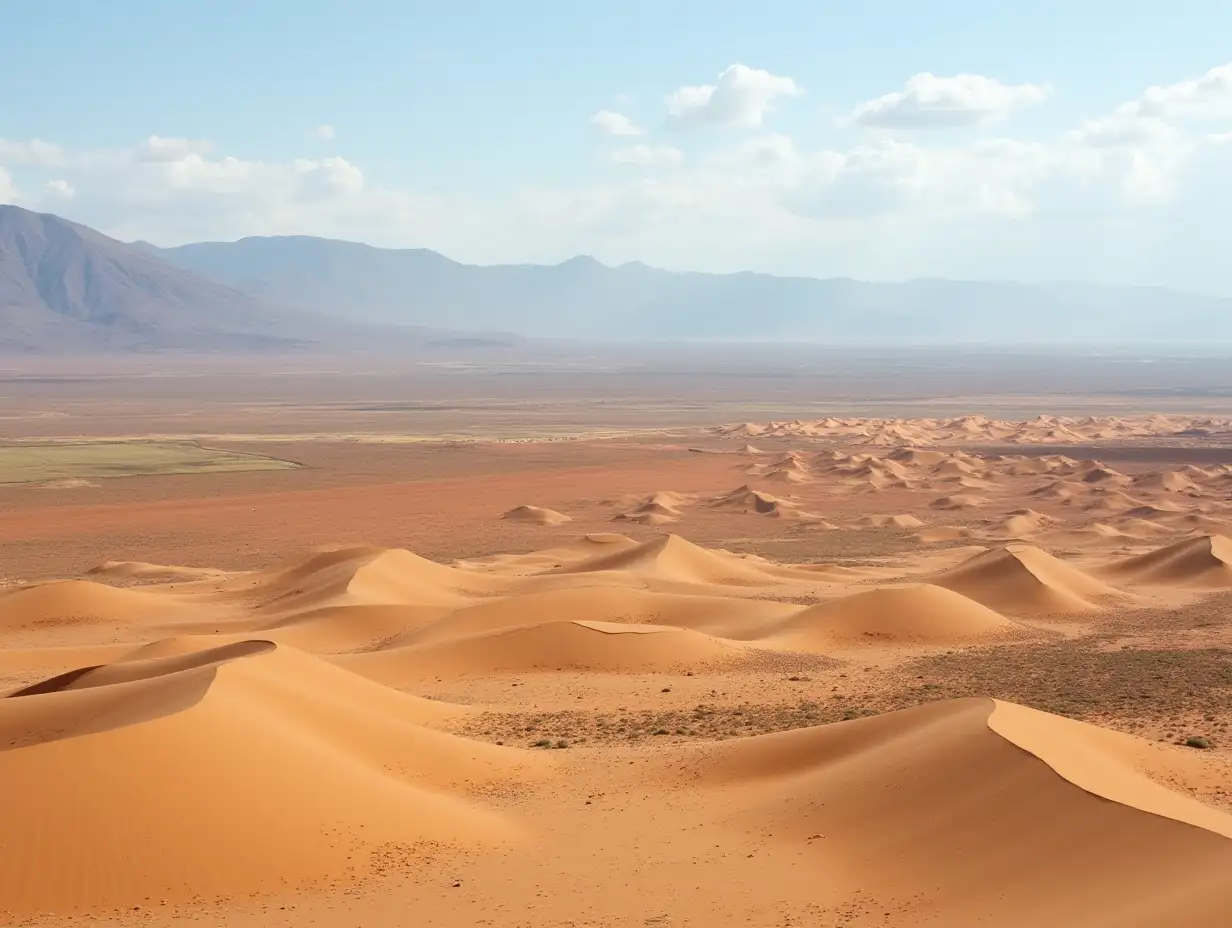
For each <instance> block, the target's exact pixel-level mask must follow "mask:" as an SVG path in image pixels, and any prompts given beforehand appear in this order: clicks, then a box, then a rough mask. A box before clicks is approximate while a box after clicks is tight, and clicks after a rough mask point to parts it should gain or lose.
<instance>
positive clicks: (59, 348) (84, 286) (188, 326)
mask: <svg viewBox="0 0 1232 928" xmlns="http://www.w3.org/2000/svg"><path fill="white" fill-rule="evenodd" d="M465 334H466V333H460V332H457V331H455V330H452V329H447V330H442V331H437V330H430V329H411V328H407V329H401V330H393V329H390V328H388V327H379V328H378V327H374V326H371V325H366V324H356V323H351V322H348V321H346V320H339V319H337V318H335V317H332V316H329V315H325V314H321V313H318V312H315V311H314V310H312V309H311V308H308V309H305V308H302V307H300V306H295V305H293V304H292V303H289V302H287V301H283V300H276V299H267V298H265V297H262V296H260V295H256V294H253V293H247V292H244V291H242V290H240V289H237V288H235V287H231V286H228V285H227V284H226V283H225V282H221V281H218V280H215V279H212V278H210V277H207V276H204V275H201V274H197V273H195V272H193V271H191V270H188V269H185V268H183V267H179V266H177V265H175V264H172V263H169V262H167V261H165V260H163V259H162V258H161V257H159V255H158V252H157V250H156V249H151V248H149V247H141V246H136V245H129V244H125V243H123V242H119V241H116V240H115V239H112V238H108V237H107V236H105V235H103V234H101V233H99V232H96V231H94V230H93V229H90V228H87V227H86V226H82V225H78V224H77V223H74V222H69V221H68V220H66V219H61V218H60V217H58V216H52V215H48V214H43V213H33V212H30V211H29V210H24V209H21V208H19V207H16V206H3V205H0V351H6V352H13V351H18V352H95V351H115V350H120V351H155V350H168V349H170V350H181V351H212V352H218V351H224V352H226V351H261V350H283V351H285V350H314V351H324V350H337V349H343V350H351V349H368V348H391V349H394V350H406V349H412V348H416V347H422V346H432V345H437V344H452V345H453V346H455V347H456V346H462V347H467V346H470V347H473V346H474V345H475V344H480V345H482V344H488V343H490V341H491V339H487V338H480V339H478V340H477V341H476V339H475V338H473V337H469V338H464V339H461V340H460V339H458V338H457V336H460V335H465Z"/></svg>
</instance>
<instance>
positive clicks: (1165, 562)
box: [1104, 535, 1232, 589]
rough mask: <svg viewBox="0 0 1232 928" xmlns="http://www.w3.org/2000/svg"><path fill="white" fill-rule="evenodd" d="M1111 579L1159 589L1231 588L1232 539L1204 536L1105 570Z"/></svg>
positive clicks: (1124, 561) (1118, 563)
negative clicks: (1122, 579) (1175, 587)
mask: <svg viewBox="0 0 1232 928" xmlns="http://www.w3.org/2000/svg"><path fill="white" fill-rule="evenodd" d="M1104 573H1106V574H1108V575H1109V576H1111V577H1120V578H1124V579H1128V580H1134V581H1137V582H1139V583H1149V584H1157V585H1160V586H1192V587H1197V588H1203V589H1226V588H1229V587H1232V539H1229V538H1227V537H1226V536H1224V535H1203V536H1201V537H1198V538H1190V539H1186V540H1184V541H1178V542H1177V543H1176V544H1172V545H1167V546H1166V547H1163V548H1159V549H1157V550H1155V551H1150V552H1148V553H1146V554H1141V555H1138V556H1137V557H1132V558H1128V559H1124V560H1122V561H1119V562H1117V563H1114V564H1111V565H1109V566H1108V567H1106V568H1105V569H1104Z"/></svg>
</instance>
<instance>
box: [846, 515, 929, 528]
mask: <svg viewBox="0 0 1232 928" xmlns="http://www.w3.org/2000/svg"><path fill="white" fill-rule="evenodd" d="M858 524H859V525H860V526H862V527H864V528H901V529H911V528H921V527H923V525H924V523H923V522H922V521H921V520H919V519H917V518H916V517H915V516H913V515H910V514H908V513H899V514H898V515H892V516H886V515H874V516H865V517H864V518H862V519H860V521H859V523H858Z"/></svg>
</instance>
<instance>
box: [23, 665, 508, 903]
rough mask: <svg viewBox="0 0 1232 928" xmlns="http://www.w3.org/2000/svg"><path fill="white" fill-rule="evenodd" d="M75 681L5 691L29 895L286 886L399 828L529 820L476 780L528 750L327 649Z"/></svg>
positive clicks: (344, 861)
mask: <svg viewBox="0 0 1232 928" xmlns="http://www.w3.org/2000/svg"><path fill="white" fill-rule="evenodd" d="M61 683H62V685H61V686H60V687H59V688H57V689H53V688H52V687H50V686H48V687H46V689H48V690H49V691H48V692H41V691H34V692H32V691H27V692H28V693H31V694H30V695H23V694H16V695H10V697H9V698H7V699H4V700H2V701H0V720H2V725H3V728H2V729H0V730H3V731H4V732H5V734H6V735H7V738H6V739H5V741H6V743H8V744H9V745H10V746H9V749H8V750H4V751H0V783H3V784H4V787H5V791H6V793H7V794H9V795H21V796H22V797H23V801H22V802H21V803H19V804H13V805H12V806H11V807H10V808H9V812H8V813H7V814H6V827H5V840H4V842H3V843H2V844H0V858H2V861H0V898H3V899H4V900H5V905H6V906H7V907H9V908H10V909H12V910H14V911H29V910H31V909H34V910H45V909H57V910H70V909H79V908H91V907H97V906H105V905H108V904H115V903H128V902H134V901H138V900H146V899H153V900H164V899H165V900H184V899H191V898H195V897H198V896H202V895H206V896H210V895H215V894H218V895H231V894H234V893H243V892H249V891H252V890H260V889H265V890H273V889H280V888H284V887H286V886H287V885H294V884H296V883H300V882H304V881H313V880H320V879H323V878H327V877H341V876H344V875H345V873H346V871H347V870H348V868H349V866H350V864H349V863H348V861H351V860H352V859H353V858H354V856H355V855H368V854H371V853H372V851H373V850H375V849H377V848H379V847H380V846H381V845H383V844H386V843H390V842H393V843H398V844H410V843H413V842H417V841H424V840H433V841H443V842H448V843H458V842H460V843H463V844H467V845H475V846H483V845H489V844H493V843H499V842H502V841H509V840H514V839H516V837H517V835H518V834H519V828H518V827H517V826H516V825H515V824H514V823H512V822H510V821H506V820H505V819H504V818H502V817H501V816H500V815H497V814H494V813H492V812H489V811H486V810H484V809H483V808H482V807H481V806H479V805H478V804H476V803H475V802H474V801H472V800H471V799H468V798H467V796H466V791H467V789H468V784H479V783H482V782H486V781H492V780H500V781H508V779H509V778H511V777H512V778H517V777H519V776H524V775H525V774H526V772H527V771H529V770H530V767H531V759H529V758H526V757H524V756H522V755H520V754H517V753H515V752H506V751H502V750H501V749H500V748H496V747H492V746H489V745H483V744H477V743H473V742H468V741H465V740H462V739H458V738H454V737H452V736H449V735H445V734H441V733H439V732H435V731H432V730H430V729H427V728H424V727H422V726H421V725H420V724H419V720H422V719H424V718H425V716H428V715H432V714H433V713H434V710H430V711H428V712H425V710H424V708H423V707H422V706H421V704H420V703H419V702H417V701H415V700H413V699H412V698H411V697H407V696H403V695H401V694H398V693H396V692H394V691H392V690H387V689H385V688H383V687H380V686H377V685H375V684H371V683H368V682H367V681H364V680H362V679H360V678H357V677H354V676H353V675H350V674H347V673H346V672H345V671H341V670H338V669H336V668H333V667H330V666H328V665H326V664H323V663H321V662H320V661H317V660H315V659H313V658H309V657H306V656H303V655H298V654H294V653H290V652H287V651H285V650H284V649H282V648H274V647H273V646H271V645H268V644H263V643H260V642H248V643H243V644H239V645H233V646H229V647H224V648H220V649H217V650H214V651H207V652H199V653H196V654H191V655H186V656H185V655H180V656H177V657H171V658H166V657H162V658H152V659H145V660H134V661H129V662H125V663H123V664H116V665H110V666H108V667H105V668H100V669H99V670H95V671H92V672H90V673H87V674H84V675H81V676H78V677H75V678H74V679H72V680H69V681H61ZM15 733H21V734H22V735H23V736H24V737H23V738H22V740H20V741H19V745H20V746H14V745H13V744H12V742H13V739H14V737H15ZM87 771H88V775H84V776H83V773H85V772H87Z"/></svg>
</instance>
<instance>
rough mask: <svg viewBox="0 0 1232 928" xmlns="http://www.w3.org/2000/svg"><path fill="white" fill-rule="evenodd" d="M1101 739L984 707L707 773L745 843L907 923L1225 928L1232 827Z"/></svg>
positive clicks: (756, 745) (939, 710)
mask: <svg viewBox="0 0 1232 928" xmlns="http://www.w3.org/2000/svg"><path fill="white" fill-rule="evenodd" d="M1089 728H1090V726H1081V725H1079V724H1078V723H1072V722H1069V721H1068V720H1064V719H1059V718H1056V717H1055V716H1048V715H1046V714H1044V713H1039V712H1035V711H1034V710H1030V709H1025V708H1023V707H1020V706H1015V705H1012V704H1005V703H997V702H995V701H993V700H987V699H970V700H961V701H956V702H943V703H935V704H932V705H926V706H921V707H920V708H918V709H911V710H905V711H903V712H897V713H891V714H889V715H885V716H880V717H877V718H872V719H863V720H859V721H855V722H846V723H841V724H838V725H832V726H824V727H821V728H813V729H802V730H797V731H792V732H785V733H781V734H777V735H767V736H763V737H760V738H753V739H749V740H747V741H742V742H731V743H727V744H724V745H721V746H719V747H717V748H715V749H713V750H712V751H710V752H709V756H707V757H706V759H705V760H704V761H702V762H701V763H700V764H699V765H698V767H697V768H696V769H697V771H698V773H697V775H698V776H700V777H701V779H702V781H703V782H704V783H706V784H708V785H710V786H711V788H715V789H718V790H721V791H722V792H723V793H724V794H726V795H727V796H729V797H730V798H729V801H730V802H731V803H732V804H733V805H734V806H735V807H736V808H737V809H738V811H737V812H736V814H735V819H736V821H738V822H740V823H741V824H743V825H744V827H746V828H749V829H755V830H756V831H758V832H769V833H772V834H773V835H774V837H775V839H776V840H777V841H779V842H780V843H783V844H785V845H788V846H791V845H795V846H799V844H801V843H808V846H809V848H810V853H809V854H808V856H807V860H808V863H809V864H810V865H811V866H812V867H813V868H814V870H815V872H817V873H818V874H819V875H820V874H826V875H828V876H829V878H830V879H836V880H837V881H839V882H840V883H843V884H846V885H848V886H851V887H860V888H861V889H863V890H864V891H865V892H869V891H872V892H875V893H878V894H881V895H883V896H885V897H889V898H892V899H894V900H896V901H899V902H900V903H905V910H904V911H902V912H901V915H900V919H899V920H898V921H896V922H895V923H896V924H904V925H905V924H913V923H916V922H914V921H912V920H911V919H910V918H909V917H908V914H909V913H911V912H913V911H914V913H915V917H917V918H919V919H921V923H927V920H928V919H929V918H930V917H936V915H938V914H940V913H945V914H944V915H942V916H941V920H942V922H943V923H944V924H947V925H975V924H985V923H991V924H997V925H1006V926H1024V928H1025V926H1038V925H1044V924H1054V925H1079V924H1081V925H1106V926H1113V925H1116V926H1142V928H1146V926H1149V925H1160V924H1184V925H1194V926H1199V925H1209V926H1215V925H1219V924H1222V923H1223V922H1222V919H1224V918H1225V917H1226V913H1227V908H1226V907H1227V906H1228V905H1229V903H1230V902H1232V887H1229V886H1228V885H1227V882H1226V873H1227V872H1228V870H1227V868H1228V867H1229V866H1232V842H1229V840H1228V835H1229V833H1230V832H1232V817H1230V816H1228V815H1226V814H1224V813H1219V812H1216V811H1214V810H1212V809H1209V808H1207V807H1204V806H1201V805H1200V804H1198V803H1195V802H1193V801H1192V800H1189V799H1187V798H1185V797H1182V796H1179V795H1178V794H1176V793H1172V792H1171V791H1169V790H1166V789H1164V788H1163V787H1160V786H1158V785H1157V784H1156V783H1154V782H1152V781H1151V780H1149V779H1148V778H1146V777H1144V776H1143V775H1142V774H1141V773H1139V772H1138V771H1137V770H1136V769H1135V768H1134V767H1133V765H1132V764H1131V763H1128V762H1126V761H1125V760H1124V758H1123V757H1122V756H1120V754H1119V753H1118V752H1117V751H1116V750H1115V749H1112V750H1110V749H1109V748H1108V745H1107V744H1106V743H1105V742H1104V740H1103V739H1102V738H1101V737H1099V733H1098V732H1095V734H1096V737H1093V738H1089V737H1087V736H1088V731H1087V729H1089ZM1126 737H1128V736H1126ZM1129 740H1130V741H1131V742H1132V741H1133V740H1134V739H1129ZM1109 800H1110V801H1109ZM891 861H892V862H893V863H892V865H891V864H890V862H891ZM822 879H823V880H824V879H825V877H822ZM1130 886H1132V887H1133V888H1134V890H1133V892H1127V887H1130Z"/></svg>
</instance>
